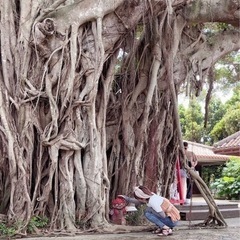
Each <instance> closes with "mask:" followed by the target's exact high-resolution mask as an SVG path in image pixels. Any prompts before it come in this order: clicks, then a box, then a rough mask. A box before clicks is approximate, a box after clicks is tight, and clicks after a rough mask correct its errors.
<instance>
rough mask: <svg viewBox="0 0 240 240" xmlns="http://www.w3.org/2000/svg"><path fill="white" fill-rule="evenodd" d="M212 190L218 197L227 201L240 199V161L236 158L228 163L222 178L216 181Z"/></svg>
mask: <svg viewBox="0 0 240 240" xmlns="http://www.w3.org/2000/svg"><path fill="white" fill-rule="evenodd" d="M211 188H212V189H213V190H215V191H216V196H217V197H224V198H225V199H239V198H240V159H237V158H234V159H232V160H231V161H229V162H227V163H226V167H224V168H223V171H222V176H221V178H219V179H216V180H215V181H214V182H213V183H212V184H211Z"/></svg>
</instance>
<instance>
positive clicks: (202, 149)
mask: <svg viewBox="0 0 240 240" xmlns="http://www.w3.org/2000/svg"><path fill="white" fill-rule="evenodd" d="M186 142H187V143H188V151H191V152H193V153H194V154H195V155H196V157H197V160H198V165H201V166H204V165H221V164H224V163H225V162H226V161H228V160H229V156H227V155H222V154H216V153H214V151H213V147H211V146H207V145H204V144H200V143H195V142H190V141H186Z"/></svg>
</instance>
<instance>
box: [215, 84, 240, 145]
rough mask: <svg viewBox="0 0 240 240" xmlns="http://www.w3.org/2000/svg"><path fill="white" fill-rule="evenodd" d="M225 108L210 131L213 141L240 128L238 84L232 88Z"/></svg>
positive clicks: (239, 89) (239, 93)
mask: <svg viewBox="0 0 240 240" xmlns="http://www.w3.org/2000/svg"><path fill="white" fill-rule="evenodd" d="M225 108H226V109H227V110H226V113H225V114H224V116H223V117H222V119H221V120H220V121H219V122H218V123H216V125H215V126H214V127H213V129H212V131H211V132H210V136H211V137H212V138H213V139H214V141H215V142H216V141H219V140H221V139H223V138H225V137H227V136H229V135H231V134H233V133H235V132H237V131H239V129H240V85H239V86H237V87H236V88H235V89H234V91H233V96H232V97H231V99H230V100H229V101H227V102H226V104H225Z"/></svg>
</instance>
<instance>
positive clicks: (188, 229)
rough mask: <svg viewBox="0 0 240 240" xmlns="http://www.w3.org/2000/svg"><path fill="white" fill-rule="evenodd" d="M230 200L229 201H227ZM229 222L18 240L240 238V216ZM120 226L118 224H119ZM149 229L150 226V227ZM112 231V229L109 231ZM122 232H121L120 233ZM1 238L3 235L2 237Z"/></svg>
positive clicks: (181, 224)
mask: <svg viewBox="0 0 240 240" xmlns="http://www.w3.org/2000/svg"><path fill="white" fill-rule="evenodd" d="M202 201H204V199H202V198H193V203H196V202H202ZM223 201H224V202H225V200H217V201H216V203H222V202H223ZM226 202H228V201H226ZM225 221H226V222H227V224H228V227H227V228H215V229H214V228H208V229H207V228H200V227H193V226H194V225H196V224H198V223H202V222H203V221H202V220H198V221H179V223H178V225H177V226H176V227H175V228H174V233H173V235H171V236H157V235H155V234H152V233H151V232H149V230H146V228H145V230H144V229H142V228H141V226H139V227H138V226H137V227H132V226H128V227H129V228H128V227H126V226H125V227H123V228H121V225H119V229H118V231H117V233H104V234H103V233H82V234H79V235H74V236H54V237H50V236H46V237H32V238H30V237H28V238H17V240H22V239H25V240H55V239H57V240H102V239H103V240H120V239H121V240H137V239H139V240H154V239H167V240H239V239H240V216H239V217H238V218H226V219H225ZM117 226H118V225H117ZM148 229H149V228H148ZM109 232H110V231H109ZM119 232H120V233H119ZM0 239H1V237H0Z"/></svg>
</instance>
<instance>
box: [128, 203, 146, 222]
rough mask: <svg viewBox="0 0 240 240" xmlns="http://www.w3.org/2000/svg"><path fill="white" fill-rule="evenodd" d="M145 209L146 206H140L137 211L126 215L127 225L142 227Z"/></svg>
mask: <svg viewBox="0 0 240 240" xmlns="http://www.w3.org/2000/svg"><path fill="white" fill-rule="evenodd" d="M145 208H146V206H144V205H142V206H140V207H139V208H138V210H137V211H135V212H129V213H128V214H127V215H126V221H127V225H131V226H139V225H142V224H143V222H144V221H145V217H144V210H145Z"/></svg>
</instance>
